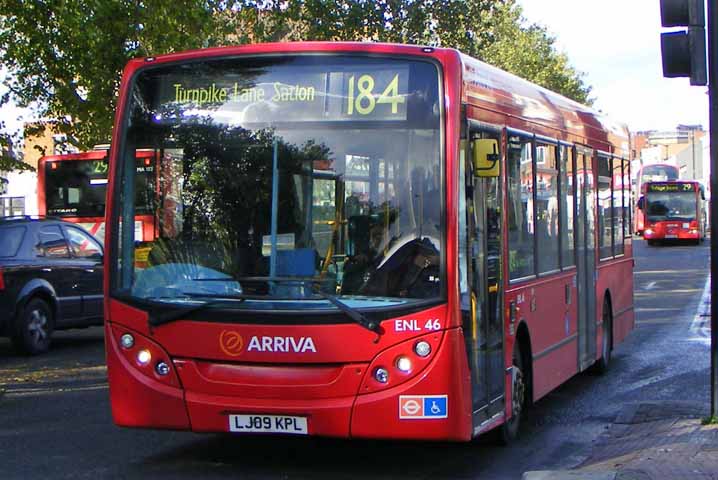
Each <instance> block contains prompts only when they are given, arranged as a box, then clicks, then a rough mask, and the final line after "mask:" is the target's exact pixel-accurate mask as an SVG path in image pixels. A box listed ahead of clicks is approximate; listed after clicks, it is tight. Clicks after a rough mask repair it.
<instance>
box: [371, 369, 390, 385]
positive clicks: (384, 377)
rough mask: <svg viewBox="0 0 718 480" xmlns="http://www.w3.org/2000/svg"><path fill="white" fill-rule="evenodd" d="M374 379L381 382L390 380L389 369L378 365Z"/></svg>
mask: <svg viewBox="0 0 718 480" xmlns="http://www.w3.org/2000/svg"><path fill="white" fill-rule="evenodd" d="M374 379H375V380H376V381H377V382H379V383H386V382H388V381H389V371H388V370H387V369H386V368H383V367H378V368H377V369H376V370H374Z"/></svg>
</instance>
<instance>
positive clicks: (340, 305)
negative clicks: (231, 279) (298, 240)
mask: <svg viewBox="0 0 718 480" xmlns="http://www.w3.org/2000/svg"><path fill="white" fill-rule="evenodd" d="M237 280H238V281H240V282H242V281H261V282H268V283H272V282H277V283H296V284H303V283H311V284H313V285H315V286H316V285H318V284H320V283H321V282H322V281H323V280H322V279H320V278H314V277H244V278H238V279H237ZM312 293H314V294H315V295H317V296H318V297H320V298H321V299H323V300H326V301H328V302H329V303H331V304H332V305H334V306H335V307H337V309H339V310H340V311H341V312H342V313H344V314H345V315H346V316H347V317H349V318H350V319H352V320H354V322H355V323H357V324H358V325H360V326H362V327H364V328H366V329H367V330H370V331H372V332H374V333H377V334H380V333H381V328H380V326H379V323H378V322H375V321H374V320H371V319H369V318H367V317H366V316H365V315H364V314H362V313H361V312H360V311H359V310H357V309H355V308H353V307H350V306H349V305H347V304H346V303H344V302H342V301H341V300H339V299H338V298H337V297H336V296H334V295H331V294H329V293H324V292H322V291H321V290H319V289H317V288H313V289H312Z"/></svg>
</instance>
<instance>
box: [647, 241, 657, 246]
mask: <svg viewBox="0 0 718 480" xmlns="http://www.w3.org/2000/svg"><path fill="white" fill-rule="evenodd" d="M646 243H647V244H648V246H649V247H655V246H656V241H655V240H646Z"/></svg>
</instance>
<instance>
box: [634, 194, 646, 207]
mask: <svg viewBox="0 0 718 480" xmlns="http://www.w3.org/2000/svg"><path fill="white" fill-rule="evenodd" d="M645 206H646V197H641V198H639V199H638V203H636V207H638V209H639V210H643V209H644V208H645Z"/></svg>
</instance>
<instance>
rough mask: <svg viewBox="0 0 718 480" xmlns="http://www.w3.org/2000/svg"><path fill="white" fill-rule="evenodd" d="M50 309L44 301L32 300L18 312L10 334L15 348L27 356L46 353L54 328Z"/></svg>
mask: <svg viewBox="0 0 718 480" xmlns="http://www.w3.org/2000/svg"><path fill="white" fill-rule="evenodd" d="M54 325H55V324H54V318H53V315H52V309H51V308H50V306H49V305H48V304H47V302H45V301H44V300H42V299H40V298H33V299H31V300H30V301H29V302H27V304H26V305H25V307H23V309H22V310H21V311H20V312H19V314H18V316H17V318H16V319H15V324H14V326H13V327H14V328H13V332H12V337H11V339H12V343H13V345H14V346H15V348H16V349H17V350H18V351H20V352H22V353H26V354H29V355H37V354H40V353H44V352H46V351H47V350H48V349H49V348H50V337H51V336H52V331H53V328H54Z"/></svg>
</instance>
